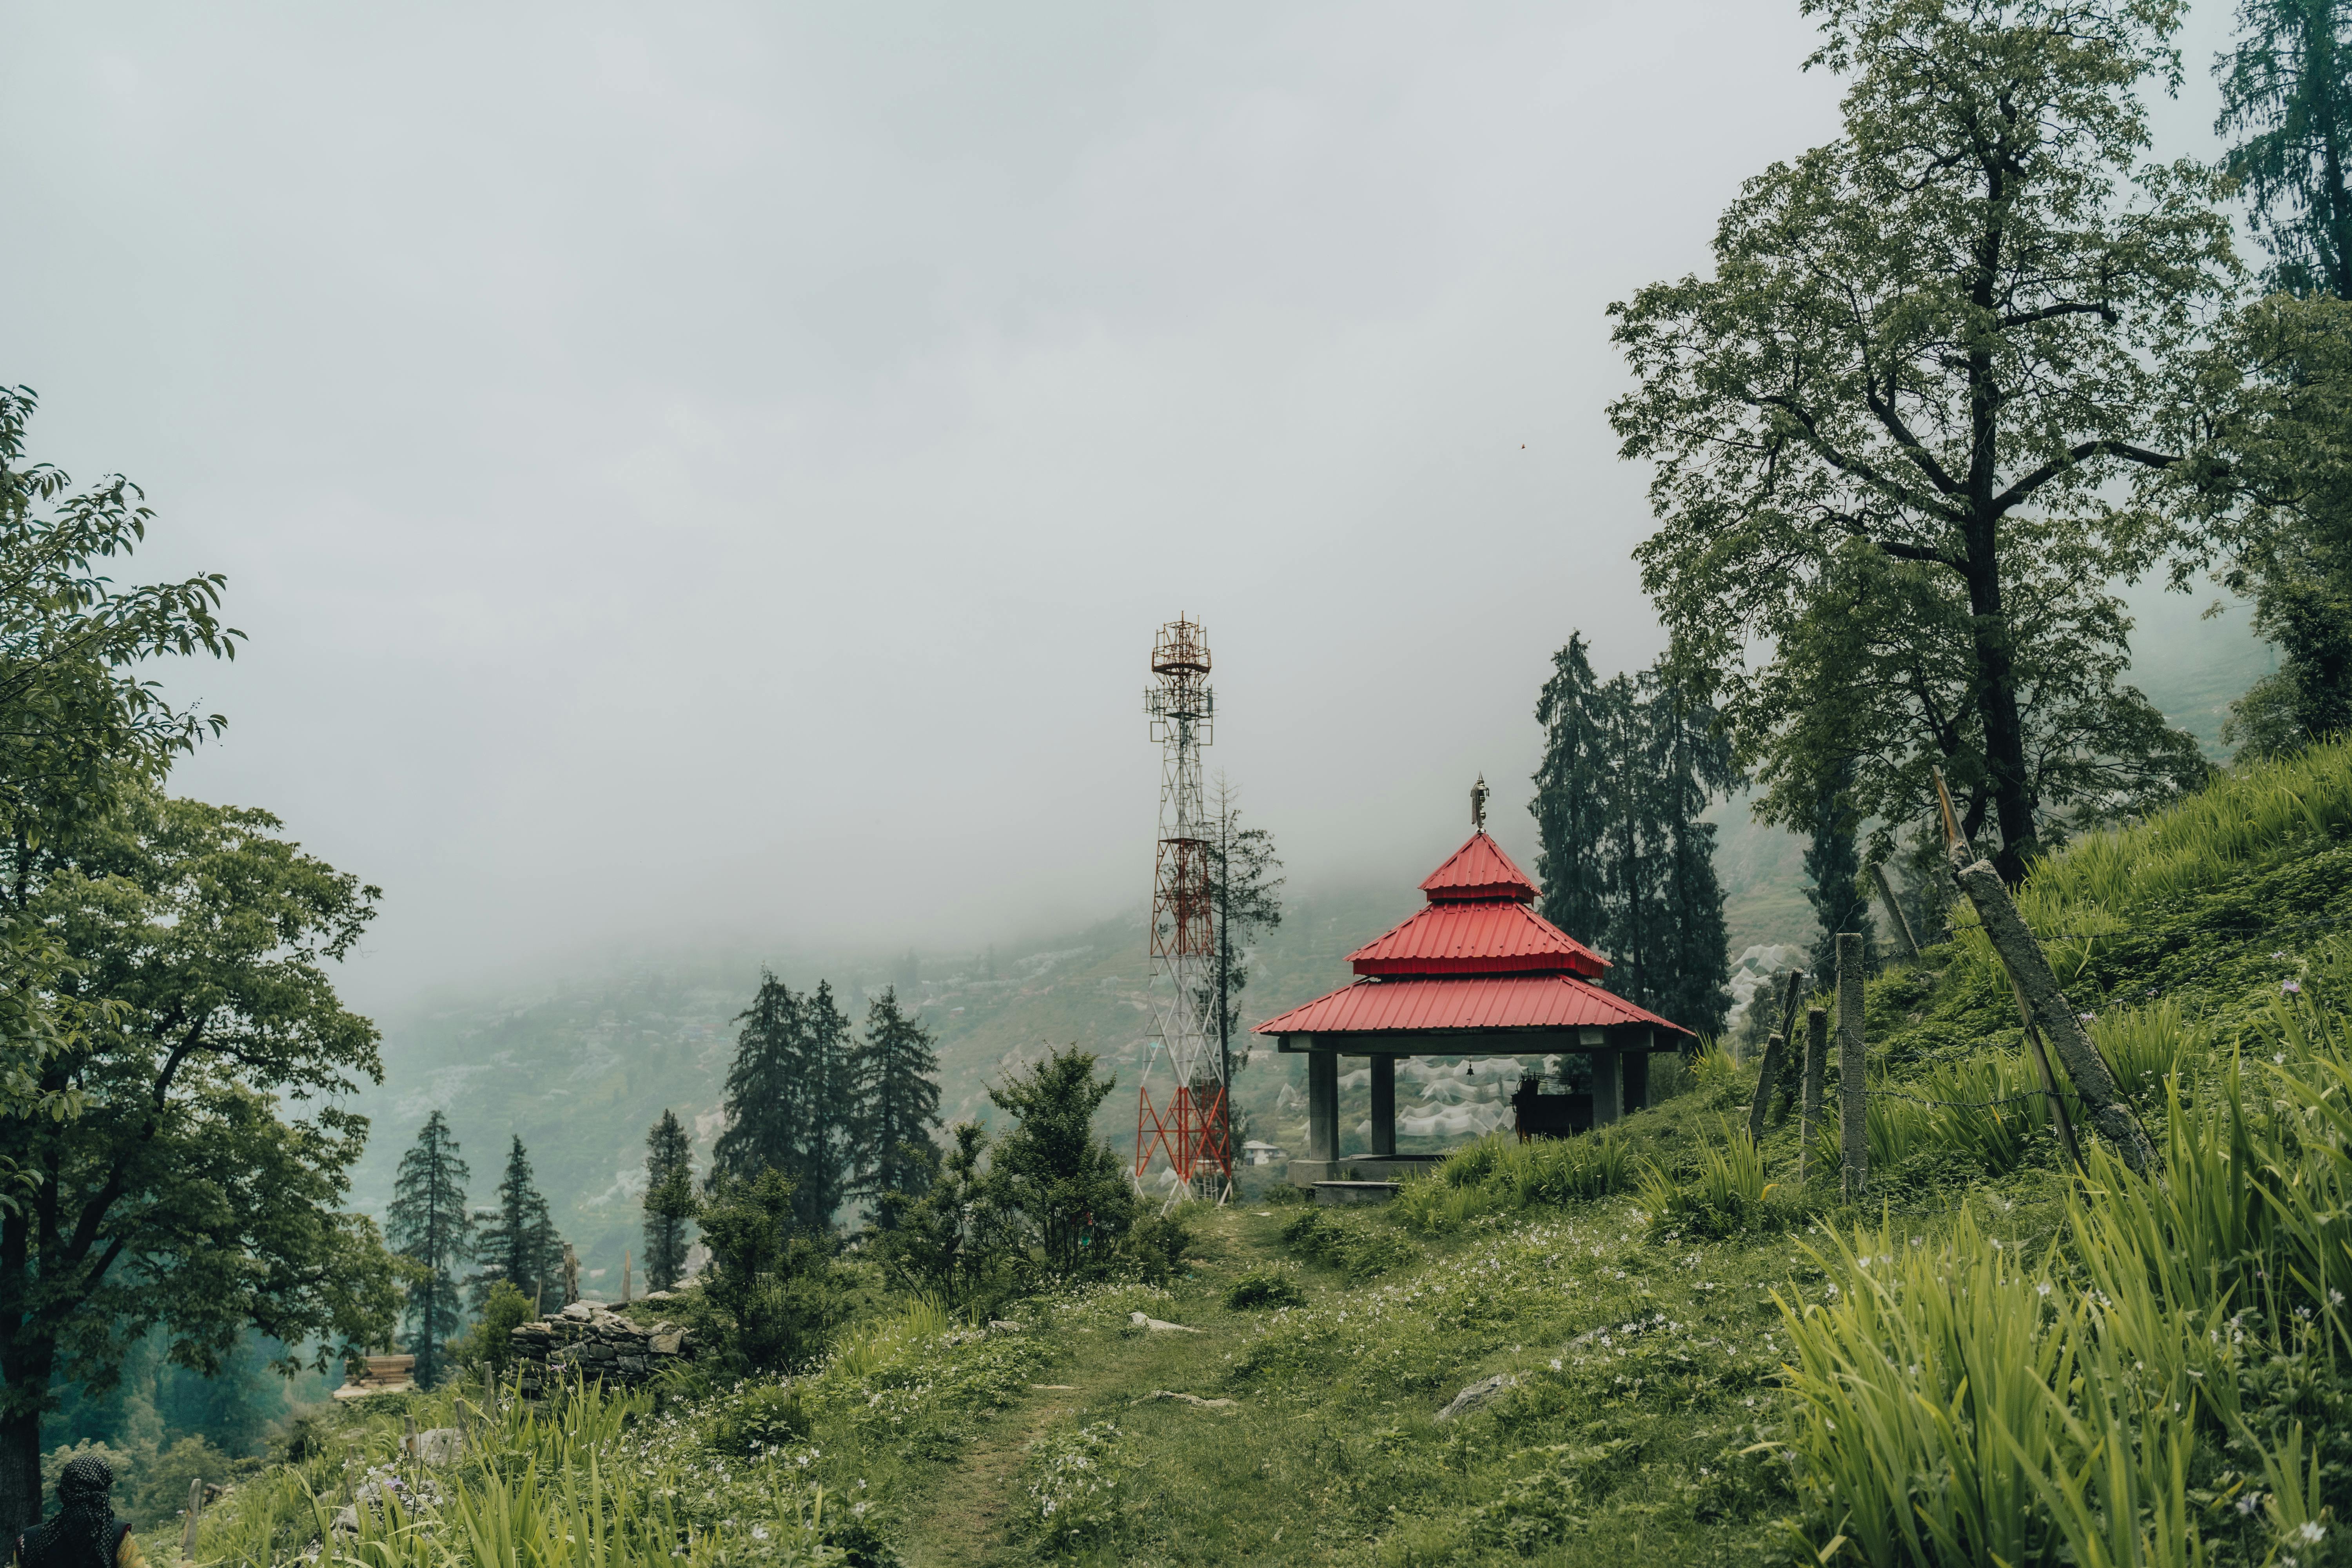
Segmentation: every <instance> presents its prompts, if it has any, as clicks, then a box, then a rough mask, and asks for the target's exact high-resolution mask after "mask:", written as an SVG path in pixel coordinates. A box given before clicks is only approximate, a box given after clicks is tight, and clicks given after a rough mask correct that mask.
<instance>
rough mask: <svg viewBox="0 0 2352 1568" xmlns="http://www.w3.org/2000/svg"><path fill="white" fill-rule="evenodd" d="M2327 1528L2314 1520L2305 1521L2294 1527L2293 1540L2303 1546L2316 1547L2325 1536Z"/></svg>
mask: <svg viewBox="0 0 2352 1568" xmlns="http://www.w3.org/2000/svg"><path fill="white" fill-rule="evenodd" d="M2326 1533H2327V1527H2326V1525H2324V1524H2322V1523H2320V1522H2319V1521H2317V1520H2315V1519H2306V1520H2305V1521H2303V1522H2302V1523H2301V1524H2298V1525H2296V1526H2295V1527H2294V1538H2295V1539H2296V1540H2297V1541H2300V1542H2303V1543H2304V1544H2305V1546H2316V1545H2318V1544H2319V1542H2320V1540H2321V1538H2322V1537H2324V1536H2325V1535H2326Z"/></svg>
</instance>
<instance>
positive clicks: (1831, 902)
mask: <svg viewBox="0 0 2352 1568" xmlns="http://www.w3.org/2000/svg"><path fill="white" fill-rule="evenodd" d="M1852 785H1853V763H1850V762H1842V763H1837V764H1836V765H1834V766H1833V767H1832V769H1831V770H1830V773H1829V775H1828V778H1827V780H1826V781H1825V783H1824V785H1823V788H1822V799H1821V803H1820V805H1817V806H1816V807H1815V808H1814V810H1813V824H1814V826H1813V837H1812V840H1811V843H1809V844H1807V845H1806V846H1805V875H1806V876H1808V877H1810V878H1811V879H1812V882H1813V885H1812V886H1811V887H1810V888H1807V889H1805V901H1806V902H1807V903H1810V904H1811V905H1812V906H1813V919H1814V920H1815V921H1817V922H1818V923H1819V924H1820V926H1821V936H1820V938H1819V940H1817V941H1816V942H1814V944H1813V956H1812V957H1811V959H1810V960H1808V963H1810V964H1811V969H1812V973H1814V974H1815V975H1817V976H1819V977H1820V979H1821V981H1822V984H1832V983H1834V981H1835V980H1836V978H1837V939H1838V933H1840V932H1841V931H1858V932H1860V933H1861V935H1862V951H1863V952H1864V953H1865V954H1867V953H1868V952H1870V947H1871V940H1872V938H1873V936H1874V934H1875V933H1874V929H1873V927H1872V924H1871V917H1870V900H1869V898H1868V897H1867V896H1865V895H1864V893H1863V891H1862V855H1861V852H1860V851H1859V850H1858V849H1857V848H1856V847H1855V845H1854V834H1855V829H1856V827H1857V826H1858V825H1857V824H1856V823H1855V821H1854V816H1853V804H1852V801H1851V799H1850V797H1849V796H1848V795H1847V791H1848V790H1849V789H1850V788H1851V787H1852Z"/></svg>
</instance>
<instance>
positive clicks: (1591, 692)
mask: <svg viewBox="0 0 2352 1568" xmlns="http://www.w3.org/2000/svg"><path fill="white" fill-rule="evenodd" d="M1536 722H1537V723H1538V724H1540V725H1542V726H1543V731H1544V752H1543V763H1542V764H1541V765H1540V766H1538V768H1537V769H1536V773H1535V785H1536V793H1535V798H1534V799H1532V800H1530V801H1529V802H1528V812H1529V813H1531V814H1532V815H1533V816H1534V817H1535V819H1536V830H1537V832H1538V834H1539V835H1540V836H1541V837H1542V841H1543V852H1542V853H1541V854H1539V855H1538V856H1537V857H1536V877H1537V879H1538V881H1540V882H1541V883H1542V884H1543V889H1544V894H1543V906H1542V908H1543V917H1544V919H1546V920H1548V921H1550V922H1551V923H1552V924H1554V925H1556V926H1558V927H1559V929H1560V930H1562V931H1566V932H1567V933H1568V934H1569V935H1570V936H1572V937H1574V938H1576V940H1577V941H1579V942H1585V943H1588V944H1590V945H1591V946H1594V947H1599V946H1601V945H1603V944H1605V942H1607V940H1608V937H1607V933H1606V932H1605V931H1603V930H1602V929H1601V927H1602V916H1601V899H1602V893H1601V871H1600V860H1599V859H1598V858H1597V856H1596V854H1595V846H1597V845H1598V844H1599V843H1600V841H1601V835H1602V833H1603V832H1604V830H1605V827H1604V825H1605V824H1606V822H1607V820H1608V811H1609V805H1608V794H1609V787H1608V786H1609V775H1610V766H1609V759H1608V757H1607V755H1606V752H1605V749H1604V746H1603V741H1602V734H1601V731H1602V722H1601V690H1600V683H1599V682H1598V681H1596V680H1595V679H1593V675H1592V661H1591V658H1590V657H1589V656H1588V654H1587V652H1586V647H1585V642H1584V637H1583V634H1582V633H1580V632H1579V633H1571V634H1570V637H1569V639H1568V646H1567V647H1564V648H1561V649H1560V650H1559V653H1557V654H1555V655H1553V656H1552V677H1551V679H1549V680H1548V681H1546V682H1544V689H1543V695H1542V696H1541V697H1540V698H1539V699H1538V700H1537V702H1536Z"/></svg>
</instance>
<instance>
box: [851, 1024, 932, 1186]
mask: <svg viewBox="0 0 2352 1568" xmlns="http://www.w3.org/2000/svg"><path fill="white" fill-rule="evenodd" d="M931 1045H932V1040H931V1033H930V1031H929V1030H928V1029H926V1028H924V1027H923V1026H922V1025H921V1024H919V1023H918V1022H917V1021H916V1020H915V1019H914V1018H912V1017H910V1016H908V1014H907V1012H906V1011H905V1009H903V1008H901V1007H900V1006H899V1005H898V987H897V986H895V985H892V986H886V987H884V989H883V992H882V994H881V995H879V996H877V997H876V998H875V999H874V1000H873V1001H872V1002H871V1003H870V1004H868V1005H867V1006H866V1038H865V1039H864V1040H863V1041H861V1042H860V1043H859V1044H858V1045H857V1047H856V1049H855V1050H854V1051H853V1052H852V1053H851V1056H850V1061H849V1079H850V1087H851V1093H852V1096H853V1097H854V1099H855V1100H856V1112H855V1115H854V1117H853V1129H852V1130H853V1133H854V1137H853V1140H852V1141H853V1143H854V1145H855V1148H856V1167H855V1180H854V1182H853V1184H852V1185H853V1190H854V1192H855V1193H856V1194H857V1195H858V1196H860V1197H863V1198H866V1199H867V1200H868V1201H870V1202H872V1203H873V1204H874V1205H875V1208H874V1224H875V1226H877V1228H879V1229H883V1230H887V1229H889V1228H890V1227H891V1226H893V1225H894V1224H896V1223H897V1215H898V1209H897V1208H896V1207H895V1206H893V1205H885V1204H883V1203H882V1201H881V1200H882V1197H883V1195H884V1194H887V1193H898V1194H905V1195H906V1196H908V1197H919V1196H920V1195H921V1194H922V1192H923V1189H924V1188H925V1187H926V1186H927V1185H929V1181H930V1176H931V1173H932V1172H933V1171H934V1170H935V1169H937V1167H938V1164H939V1161H938V1158H937V1156H936V1154H934V1155H933V1156H932V1157H930V1158H929V1159H926V1158H925V1157H924V1151H925V1150H927V1149H930V1148H931V1147H932V1143H931V1129H933V1128H935V1127H937V1126H939V1125H940V1085H939V1078H938V1074H939V1070H940V1058H939V1055H938V1053H937V1052H935V1051H934V1050H933V1049H932V1048H931Z"/></svg>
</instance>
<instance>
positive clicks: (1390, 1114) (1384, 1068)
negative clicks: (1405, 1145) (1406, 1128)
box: [1372, 1056, 1396, 1158]
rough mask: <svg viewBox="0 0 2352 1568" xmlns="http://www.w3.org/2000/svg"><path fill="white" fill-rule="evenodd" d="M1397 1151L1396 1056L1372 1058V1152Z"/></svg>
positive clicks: (1383, 1153) (1378, 1153)
mask: <svg viewBox="0 0 2352 1568" xmlns="http://www.w3.org/2000/svg"><path fill="white" fill-rule="evenodd" d="M1395 1152H1396V1058H1394V1057H1391V1056H1375V1057H1374V1058H1372V1153H1373V1155H1374V1156H1375V1157H1376V1158H1377V1157H1379V1156H1381V1155H1386V1154H1393V1153H1395Z"/></svg>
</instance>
